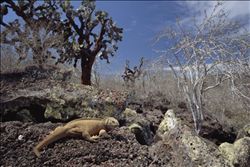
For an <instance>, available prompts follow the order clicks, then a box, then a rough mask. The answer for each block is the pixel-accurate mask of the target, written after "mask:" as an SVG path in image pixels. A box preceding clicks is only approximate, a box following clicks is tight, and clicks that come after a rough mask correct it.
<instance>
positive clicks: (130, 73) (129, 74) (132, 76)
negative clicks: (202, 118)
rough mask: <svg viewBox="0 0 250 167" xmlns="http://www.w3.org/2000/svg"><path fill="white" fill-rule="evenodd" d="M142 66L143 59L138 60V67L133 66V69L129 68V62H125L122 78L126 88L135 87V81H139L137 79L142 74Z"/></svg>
mask: <svg viewBox="0 0 250 167" xmlns="http://www.w3.org/2000/svg"><path fill="white" fill-rule="evenodd" d="M142 65H143V57H142V58H141V60H140V64H139V67H137V66H134V68H133V69H131V68H130V67H129V61H128V60H127V61H126V65H125V69H124V73H123V75H122V78H123V80H124V82H125V84H126V86H127V87H134V86H135V80H136V79H139V77H140V76H141V74H142Z"/></svg>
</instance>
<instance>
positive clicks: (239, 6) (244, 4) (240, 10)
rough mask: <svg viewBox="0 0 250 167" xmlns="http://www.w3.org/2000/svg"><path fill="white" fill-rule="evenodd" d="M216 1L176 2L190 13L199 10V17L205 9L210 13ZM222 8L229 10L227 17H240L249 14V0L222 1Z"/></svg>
mask: <svg viewBox="0 0 250 167" xmlns="http://www.w3.org/2000/svg"><path fill="white" fill-rule="evenodd" d="M217 2H218V1H184V2H183V1H182V2H178V4H179V5H181V6H183V7H186V8H187V9H188V11H189V12H190V14H191V15H192V14H196V13H197V12H199V11H201V15H200V16H201V17H202V16H204V15H203V11H204V10H206V11H207V13H208V14H209V13H211V12H212V10H213V8H214V6H215V5H216V4H217ZM222 3H223V6H222V7H223V8H224V9H225V10H226V11H229V17H231V18H234V17H240V16H244V15H250V1H224V2H222Z"/></svg>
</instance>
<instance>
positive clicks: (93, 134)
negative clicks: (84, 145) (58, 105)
mask: <svg viewBox="0 0 250 167" xmlns="http://www.w3.org/2000/svg"><path fill="white" fill-rule="evenodd" d="M118 126H119V122H118V121H117V120H116V119H115V118H113V117H108V118H105V119H101V120H97V119H90V120H86V119H76V120H73V121H71V122H69V123H67V124H66V125H64V126H59V127H57V128H56V129H55V130H54V131H52V132H51V133H50V134H49V135H48V136H47V137H45V139H43V140H42V141H41V142H40V143H39V144H38V145H37V146H35V147H34V149H33V151H34V153H35V154H36V156H37V157H40V150H41V149H42V148H43V147H46V146H47V145H49V144H50V143H53V142H55V141H57V140H59V139H61V138H63V137H66V136H77V135H82V137H83V139H85V140H87V141H90V142H96V139H98V138H99V137H100V135H103V134H105V133H106V132H108V131H110V130H112V129H114V128H116V127H118Z"/></svg>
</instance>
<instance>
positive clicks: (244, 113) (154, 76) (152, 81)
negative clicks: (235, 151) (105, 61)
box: [99, 70, 250, 130]
mask: <svg viewBox="0 0 250 167" xmlns="http://www.w3.org/2000/svg"><path fill="white" fill-rule="evenodd" d="M99 85H100V87H101V88H102V89H116V90H123V91H124V90H126V91H129V92H133V93H134V96H135V98H136V97H142V96H150V95H151V94H152V93H156V92H160V93H161V94H163V95H165V97H166V98H167V99H168V100H170V101H171V102H172V103H174V104H178V103H179V102H183V101H185V99H184V97H185V96H184V94H183V92H181V90H180V89H179V88H178V86H177V81H176V80H175V78H174V77H173V75H172V74H171V72H169V71H163V70H158V71H154V72H152V71H151V72H147V73H145V75H144V76H143V77H140V78H139V79H138V80H136V83H135V85H134V86H132V87H129V88H127V87H126V86H125V83H124V81H123V80H122V77H121V74H120V75H110V76H106V77H103V78H101V80H100V83H99ZM204 103H205V111H204V112H209V113H211V114H213V115H214V116H215V117H216V118H217V119H218V120H219V121H220V122H221V123H222V124H227V125H231V126H232V127H233V128H235V129H236V130H238V129H239V128H242V126H244V125H246V124H247V123H249V122H250V107H249V106H248V105H246V101H244V100H242V99H240V98H238V97H236V96H233V94H232V93H231V90H230V87H229V83H227V82H225V83H224V84H223V85H221V86H219V87H216V88H215V89H211V90H210V91H208V92H207V94H206V95H205V99H204ZM190 114H191V113H190Z"/></svg>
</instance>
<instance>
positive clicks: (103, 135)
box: [99, 129, 110, 138]
mask: <svg viewBox="0 0 250 167" xmlns="http://www.w3.org/2000/svg"><path fill="white" fill-rule="evenodd" d="M99 137H100V138H108V137H110V135H109V134H108V133H107V131H106V130H105V129H102V130H100V132H99Z"/></svg>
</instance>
